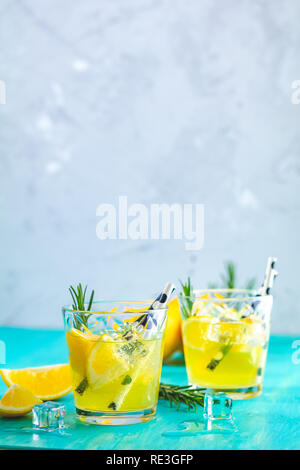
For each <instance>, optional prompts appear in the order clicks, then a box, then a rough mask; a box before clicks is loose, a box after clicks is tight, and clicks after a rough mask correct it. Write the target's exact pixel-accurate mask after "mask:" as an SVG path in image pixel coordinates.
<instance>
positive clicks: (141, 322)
mask: <svg viewBox="0 0 300 470" xmlns="http://www.w3.org/2000/svg"><path fill="white" fill-rule="evenodd" d="M150 305H151V302H126V301H115V302H114V301H100V302H94V303H93V304H92V307H91V309H90V311H88V312H87V311H77V310H73V309H72V306H66V307H63V317H64V324H65V333H66V340H67V345H68V349H69V362H70V366H71V370H72V381H73V396H74V402H75V407H76V415H77V418H78V419H79V420H81V421H84V422H86V423H92V424H104V425H115V424H134V423H140V422H145V421H148V420H150V419H152V418H153V417H154V416H155V413H156V406H157V400H158V393H159V381H160V373H161V366H162V352H163V336H164V331H165V325H166V318H167V310H168V307H167V306H164V307H163V308H159V309H151V310H149V307H150Z"/></svg>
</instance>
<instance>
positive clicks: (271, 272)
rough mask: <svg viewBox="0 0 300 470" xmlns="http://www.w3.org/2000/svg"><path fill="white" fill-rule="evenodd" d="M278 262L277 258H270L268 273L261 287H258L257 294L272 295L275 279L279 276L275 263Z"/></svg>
mask: <svg viewBox="0 0 300 470" xmlns="http://www.w3.org/2000/svg"><path fill="white" fill-rule="evenodd" d="M276 262H277V258H272V257H269V258H268V262H267V268H266V274H265V279H264V282H263V283H262V285H261V287H260V288H259V289H258V293H257V295H258V296H259V295H270V294H271V289H272V287H273V284H274V279H275V278H276V277H277V276H278V272H277V271H276V269H275V263H276Z"/></svg>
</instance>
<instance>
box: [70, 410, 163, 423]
mask: <svg viewBox="0 0 300 470" xmlns="http://www.w3.org/2000/svg"><path fill="white" fill-rule="evenodd" d="M155 414H156V409H155V408H150V409H148V410H139V411H131V412H130V411H129V412H124V413H122V412H120V413H107V412H102V411H86V410H80V409H79V408H76V418H77V419H79V421H82V422H83V423H87V424H98V425H102V426H120V425H127V424H138V423H145V422H147V421H150V420H151V419H153V418H154V417H155Z"/></svg>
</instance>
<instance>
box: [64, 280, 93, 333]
mask: <svg viewBox="0 0 300 470" xmlns="http://www.w3.org/2000/svg"><path fill="white" fill-rule="evenodd" d="M86 290H87V286H85V288H84V289H83V288H82V285H81V283H79V284H78V286H77V287H76V289H74V287H73V286H70V287H69V292H70V294H71V296H72V300H73V304H72V308H73V310H77V311H79V313H78V314H77V315H76V318H75V317H74V320H75V327H76V328H77V329H78V330H81V324H83V325H84V326H87V323H88V318H89V315H87V314H83V313H81V312H89V311H90V310H91V307H92V304H93V299H94V290H92V292H91V295H90V300H89V302H88V308H87V309H86V310H85V296H86Z"/></svg>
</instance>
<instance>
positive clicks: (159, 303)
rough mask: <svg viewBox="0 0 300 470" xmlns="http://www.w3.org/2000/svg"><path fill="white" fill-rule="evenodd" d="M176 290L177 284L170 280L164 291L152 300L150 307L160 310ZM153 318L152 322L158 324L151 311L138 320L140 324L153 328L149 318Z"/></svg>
mask: <svg viewBox="0 0 300 470" xmlns="http://www.w3.org/2000/svg"><path fill="white" fill-rule="evenodd" d="M174 291H175V286H174V285H173V284H172V283H171V282H168V283H167V284H166V285H165V287H164V289H163V290H162V292H161V293H160V294H159V295H158V296H157V297H156V299H155V300H154V301H153V302H152V304H151V305H150V307H149V310H150V311H151V310H159V309H160V308H163V307H164V306H165V305H166V304H167V303H168V301H169V299H170V297H171V295H172V294H173V292H174ZM150 318H151V320H152V322H153V323H154V325H156V323H157V322H156V319H155V318H154V317H153V315H152V314H151V313H149V314H144V315H141V316H140V317H139V318H138V319H137V320H136V322H137V323H138V324H139V325H142V326H143V327H144V328H145V327H147V328H151V322H149V319H150Z"/></svg>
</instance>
